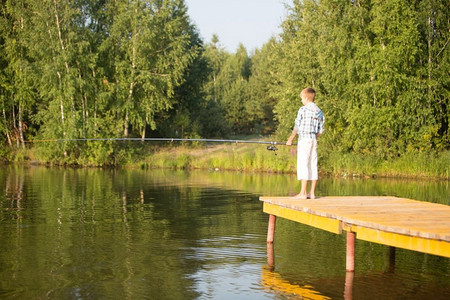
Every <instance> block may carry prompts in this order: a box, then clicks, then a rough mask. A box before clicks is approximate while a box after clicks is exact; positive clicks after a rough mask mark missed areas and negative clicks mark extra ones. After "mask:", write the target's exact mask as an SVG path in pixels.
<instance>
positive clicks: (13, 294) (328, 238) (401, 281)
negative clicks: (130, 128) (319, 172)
mask: <svg viewBox="0 0 450 300" xmlns="http://www.w3.org/2000/svg"><path fill="white" fill-rule="evenodd" d="M297 192H298V183H297V181H296V180H295V177H294V176H291V175H255V174H241V173H225V172H203V171H202V172H190V173H187V172H173V171H153V170H148V171H143V170H97V169H63V168H44V167H11V166H4V167H0V298H2V299H292V298H294V299H295V298H299V299H301V298H302V297H303V299H344V295H345V298H346V299H450V259H448V258H443V257H438V256H432V255H427V254H421V253H416V252H412V251H407V250H402V249H397V252H396V260H395V266H392V265H390V264H389V253H388V248H387V247H386V246H382V245H378V244H372V243H367V242H363V241H359V240H357V241H356V272H355V273H354V276H352V274H346V272H345V235H335V234H332V233H328V232H324V231H321V230H317V229H314V228H311V227H308V226H304V225H301V224H298V223H294V222H290V221H287V220H282V219H279V220H278V221H277V231H276V234H275V244H274V249H273V250H274V265H273V266H269V265H268V260H267V258H268V257H267V250H269V251H270V250H271V249H270V248H269V249H267V246H266V241H265V240H266V232H267V222H268V216H267V215H265V214H264V213H262V204H261V203H260V202H259V201H258V197H259V196H260V195H266V196H267V195H280V196H285V195H293V194H295V193H297ZM317 193H318V194H320V195H322V196H325V195H395V196H401V197H408V198H411V199H416V200H422V201H430V202H435V203H442V204H446V205H450V197H449V182H447V181H443V182H442V181H441V182H437V181H432V182H427V181H405V180H404V181H399V180H396V181H395V180H381V179H379V180H364V179H345V180H343V179H332V178H325V179H323V180H321V181H320V182H319V185H318V191H317Z"/></svg>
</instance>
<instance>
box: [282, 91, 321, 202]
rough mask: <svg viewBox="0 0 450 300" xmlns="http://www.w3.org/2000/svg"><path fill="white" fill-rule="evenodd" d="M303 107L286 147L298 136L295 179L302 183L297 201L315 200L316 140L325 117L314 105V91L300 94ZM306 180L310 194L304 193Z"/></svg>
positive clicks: (316, 177) (316, 175) (317, 176)
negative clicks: (309, 183)
mask: <svg viewBox="0 0 450 300" xmlns="http://www.w3.org/2000/svg"><path fill="white" fill-rule="evenodd" d="M300 97H301V98H302V104H303V106H302V107H300V109H299V110H298V113H297V118H296V119H295V126H294V129H293V130H292V134H291V135H290V136H289V139H288V141H287V142H286V145H288V146H290V145H292V141H293V140H294V138H295V136H296V135H297V134H298V145H297V179H298V180H301V181H302V184H301V190H300V194H298V195H297V196H296V198H299V199H307V198H311V199H314V198H315V194H314V193H315V189H316V184H317V180H318V178H319V175H318V171H317V138H318V137H319V135H321V134H322V132H323V131H324V129H325V128H324V125H325V117H324V115H323V113H322V111H321V110H320V108H319V107H318V106H317V105H316V104H315V103H314V99H315V97H316V91H315V90H314V89H313V88H306V89H304V90H303V91H302V92H301V93H300ZM308 180H310V181H311V189H310V193H309V194H307V193H306V189H307V184H308Z"/></svg>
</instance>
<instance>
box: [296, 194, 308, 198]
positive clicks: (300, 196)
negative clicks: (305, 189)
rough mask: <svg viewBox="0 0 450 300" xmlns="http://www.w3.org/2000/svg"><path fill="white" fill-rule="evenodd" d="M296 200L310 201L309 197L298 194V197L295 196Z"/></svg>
mask: <svg viewBox="0 0 450 300" xmlns="http://www.w3.org/2000/svg"><path fill="white" fill-rule="evenodd" d="M294 198H295V199H308V196H306V195H300V194H297V195H295V196H294Z"/></svg>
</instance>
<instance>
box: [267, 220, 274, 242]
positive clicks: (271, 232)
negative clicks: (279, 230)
mask: <svg viewBox="0 0 450 300" xmlns="http://www.w3.org/2000/svg"><path fill="white" fill-rule="evenodd" d="M275 222H276V217H275V215H270V216H269V228H268V229H267V243H273V237H274V235H275Z"/></svg>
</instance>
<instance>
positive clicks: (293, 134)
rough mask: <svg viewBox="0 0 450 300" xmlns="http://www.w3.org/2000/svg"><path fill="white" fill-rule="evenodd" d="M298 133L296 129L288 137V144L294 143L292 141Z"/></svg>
mask: <svg viewBox="0 0 450 300" xmlns="http://www.w3.org/2000/svg"><path fill="white" fill-rule="evenodd" d="M296 135H297V131H296V130H295V129H294V130H293V131H292V133H291V136H290V137H289V138H288V140H287V142H286V146H291V145H292V141H293V140H294V138H295V136H296Z"/></svg>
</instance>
